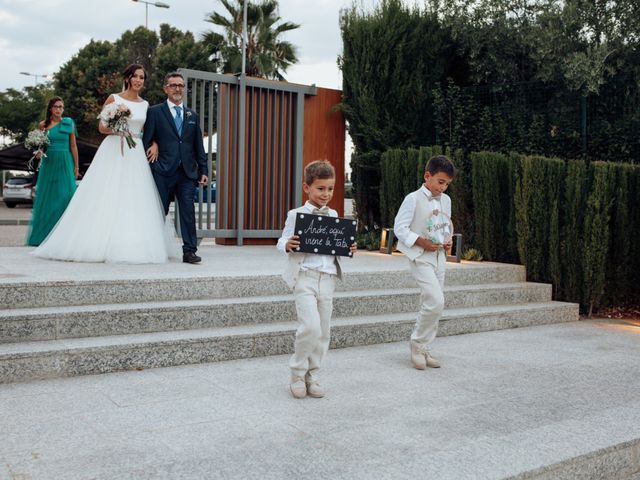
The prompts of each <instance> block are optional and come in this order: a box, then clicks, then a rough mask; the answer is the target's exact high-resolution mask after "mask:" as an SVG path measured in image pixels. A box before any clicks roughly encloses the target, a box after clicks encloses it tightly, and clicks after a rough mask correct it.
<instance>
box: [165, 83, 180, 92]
mask: <svg viewBox="0 0 640 480" xmlns="http://www.w3.org/2000/svg"><path fill="white" fill-rule="evenodd" d="M166 86H167V87H169V88H172V89H174V90H177V89H178V88H184V83H168V84H167V85H166Z"/></svg>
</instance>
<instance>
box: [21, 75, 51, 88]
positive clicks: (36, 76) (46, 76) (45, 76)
mask: <svg viewBox="0 0 640 480" xmlns="http://www.w3.org/2000/svg"><path fill="white" fill-rule="evenodd" d="M20 75H26V76H27V77H34V79H35V85H36V86H37V85H38V77H42V78H48V77H49V75H48V74H46V73H29V72H20Z"/></svg>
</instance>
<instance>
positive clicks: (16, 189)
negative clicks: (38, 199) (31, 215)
mask: <svg viewBox="0 0 640 480" xmlns="http://www.w3.org/2000/svg"><path fill="white" fill-rule="evenodd" d="M33 180H34V179H33V177H14V178H10V179H9V180H7V183H5V184H4V186H3V187H2V200H4V203H5V204H6V205H7V207H9V208H13V207H15V206H16V205H17V204H19V203H33V196H34V192H35V189H34V182H33Z"/></svg>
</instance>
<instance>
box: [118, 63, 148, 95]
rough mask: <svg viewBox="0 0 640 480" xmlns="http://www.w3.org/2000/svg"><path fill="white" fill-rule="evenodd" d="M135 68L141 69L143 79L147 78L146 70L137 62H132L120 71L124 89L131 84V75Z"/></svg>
mask: <svg viewBox="0 0 640 480" xmlns="http://www.w3.org/2000/svg"><path fill="white" fill-rule="evenodd" d="M136 70H142V72H143V73H144V79H145V80H146V79H147V71H146V70H145V69H144V67H143V66H142V65H140V64H139V63H132V64H131V65H129V66H128V67H127V68H125V69H124V72H122V78H123V79H124V89H125V90H126V89H127V88H129V86H130V85H131V77H133V75H134V74H135V73H136Z"/></svg>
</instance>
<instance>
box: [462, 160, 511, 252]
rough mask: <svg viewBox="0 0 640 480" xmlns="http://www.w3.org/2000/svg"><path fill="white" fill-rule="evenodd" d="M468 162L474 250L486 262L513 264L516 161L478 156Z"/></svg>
mask: <svg viewBox="0 0 640 480" xmlns="http://www.w3.org/2000/svg"><path fill="white" fill-rule="evenodd" d="M470 159H471V171H472V173H471V176H472V185H473V187H472V191H473V211H474V219H475V221H474V229H475V232H474V233H475V247H476V248H479V249H480V251H481V252H482V254H483V255H484V257H485V258H487V259H489V260H495V261H506V262H516V261H517V252H516V250H517V249H516V243H515V236H514V235H513V233H512V232H513V223H514V218H515V213H514V209H513V201H512V199H513V192H514V188H515V164H516V163H517V162H518V158H517V157H515V156H514V157H509V156H507V155H503V154H500V153H493V152H478V153H472V154H471V155H470Z"/></svg>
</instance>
